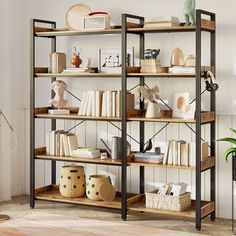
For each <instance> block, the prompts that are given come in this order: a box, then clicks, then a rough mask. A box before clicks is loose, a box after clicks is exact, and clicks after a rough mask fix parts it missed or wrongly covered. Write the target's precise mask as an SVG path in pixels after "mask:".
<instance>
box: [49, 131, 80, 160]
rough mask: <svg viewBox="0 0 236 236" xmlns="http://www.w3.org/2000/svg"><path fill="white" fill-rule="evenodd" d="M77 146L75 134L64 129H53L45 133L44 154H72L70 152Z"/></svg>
mask: <svg viewBox="0 0 236 236" xmlns="http://www.w3.org/2000/svg"><path fill="white" fill-rule="evenodd" d="M78 148H79V144H78V139H77V136H76V135H75V134H72V133H68V132H65V131H64V130H53V131H49V132H48V133H47V134H46V154H47V155H51V156H72V152H73V150H75V149H78Z"/></svg>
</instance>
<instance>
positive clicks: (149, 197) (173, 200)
mask: <svg viewBox="0 0 236 236" xmlns="http://www.w3.org/2000/svg"><path fill="white" fill-rule="evenodd" d="M157 192H158V190H154V191H152V192H150V193H145V196H146V208H156V209H159V210H167V211H185V210H187V209H188V208H189V207H190V206H191V193H185V194H183V195H180V196H178V197H174V196H172V195H161V194H157Z"/></svg>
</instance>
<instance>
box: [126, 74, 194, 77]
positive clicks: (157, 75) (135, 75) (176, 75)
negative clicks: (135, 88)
mask: <svg viewBox="0 0 236 236" xmlns="http://www.w3.org/2000/svg"><path fill="white" fill-rule="evenodd" d="M127 76H128V77H140V76H144V77H165V78H183V77H184V78H195V77H196V74H195V73H175V74H174V73H128V74H127Z"/></svg>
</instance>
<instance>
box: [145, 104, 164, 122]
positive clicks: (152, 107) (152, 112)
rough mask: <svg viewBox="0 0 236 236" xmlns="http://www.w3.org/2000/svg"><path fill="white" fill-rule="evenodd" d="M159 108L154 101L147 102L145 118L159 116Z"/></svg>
mask: <svg viewBox="0 0 236 236" xmlns="http://www.w3.org/2000/svg"><path fill="white" fill-rule="evenodd" d="M160 114H161V113H160V108H159V107H158V106H157V104H156V103H154V102H148V106H147V111H146V118H158V117H160Z"/></svg>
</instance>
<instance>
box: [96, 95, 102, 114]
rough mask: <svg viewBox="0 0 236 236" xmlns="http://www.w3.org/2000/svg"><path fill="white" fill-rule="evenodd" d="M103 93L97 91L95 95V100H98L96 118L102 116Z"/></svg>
mask: <svg viewBox="0 0 236 236" xmlns="http://www.w3.org/2000/svg"><path fill="white" fill-rule="evenodd" d="M102 94H103V92H102V91H96V93H95V97H96V98H95V99H96V112H95V116H96V117H100V116H101V108H102Z"/></svg>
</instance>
